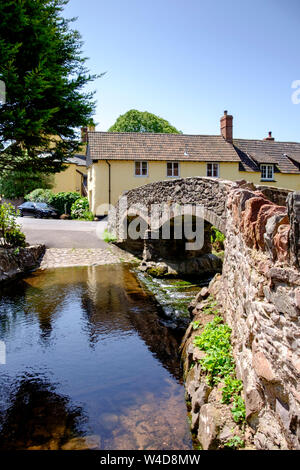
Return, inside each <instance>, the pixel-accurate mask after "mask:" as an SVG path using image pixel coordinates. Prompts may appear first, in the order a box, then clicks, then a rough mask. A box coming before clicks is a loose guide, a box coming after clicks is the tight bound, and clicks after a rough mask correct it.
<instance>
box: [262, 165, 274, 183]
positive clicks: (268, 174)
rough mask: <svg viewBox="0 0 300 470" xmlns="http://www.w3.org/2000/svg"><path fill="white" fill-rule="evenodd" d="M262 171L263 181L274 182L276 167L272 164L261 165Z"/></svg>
mask: <svg viewBox="0 0 300 470" xmlns="http://www.w3.org/2000/svg"><path fill="white" fill-rule="evenodd" d="M260 171H261V180H262V181H274V165H273V164H272V163H263V164H261V165H260ZM264 175H265V176H264Z"/></svg>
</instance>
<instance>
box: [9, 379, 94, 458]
mask: <svg viewBox="0 0 300 470" xmlns="http://www.w3.org/2000/svg"><path fill="white" fill-rule="evenodd" d="M16 385H17V387H16ZM14 387H16V390H14V389H12V390H11V392H10V396H9V402H10V404H9V406H8V408H7V410H6V412H5V413H3V414H2V416H1V433H0V450H5V449H10V450H18V449H31V448H36V449H39V450H40V449H42V450H57V449H59V448H60V447H61V445H63V444H64V443H65V442H68V441H69V440H70V439H71V438H72V437H73V436H74V435H80V434H81V432H80V429H82V428H83V426H84V423H85V421H86V417H85V416H84V412H83V410H82V408H81V407H79V406H77V407H73V406H72V405H71V403H70V399H69V397H67V396H63V395H60V394H58V393H56V391H55V387H54V386H53V385H52V384H51V383H49V382H46V381H43V380H41V377H23V378H22V379H21V381H20V383H19V384H14Z"/></svg>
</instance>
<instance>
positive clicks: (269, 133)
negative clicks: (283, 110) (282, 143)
mask: <svg viewBox="0 0 300 470" xmlns="http://www.w3.org/2000/svg"><path fill="white" fill-rule="evenodd" d="M264 140H272V141H273V140H275V139H274V137H272V132H271V131H269V132H268V137H266V138H265V139H264Z"/></svg>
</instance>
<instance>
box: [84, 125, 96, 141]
mask: <svg viewBox="0 0 300 470" xmlns="http://www.w3.org/2000/svg"><path fill="white" fill-rule="evenodd" d="M88 132H95V126H88V127H82V128H81V142H82V143H83V144H86V143H87V133H88Z"/></svg>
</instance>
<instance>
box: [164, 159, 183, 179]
mask: <svg viewBox="0 0 300 470" xmlns="http://www.w3.org/2000/svg"><path fill="white" fill-rule="evenodd" d="M166 165H167V169H166V171H167V178H180V165H179V162H167V164H166ZM168 165H172V174H171V175H168ZM174 165H177V168H178V175H174Z"/></svg>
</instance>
